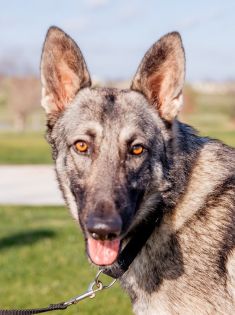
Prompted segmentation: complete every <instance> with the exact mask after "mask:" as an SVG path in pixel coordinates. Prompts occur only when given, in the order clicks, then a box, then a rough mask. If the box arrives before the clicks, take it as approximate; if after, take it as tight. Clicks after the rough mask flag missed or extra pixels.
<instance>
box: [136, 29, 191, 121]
mask: <svg viewBox="0 0 235 315" xmlns="http://www.w3.org/2000/svg"><path fill="white" fill-rule="evenodd" d="M184 77H185V55H184V48H183V46H182V41H181V37H180V34H179V33H177V32H173V33H169V34H167V35H165V36H163V37H162V38H161V39H160V40H159V41H157V42H156V43H155V44H154V45H153V46H152V47H151V48H150V49H149V50H148V51H147V53H146V54H145V56H144V58H143V60H142V62H141V64H140V66H139V68H138V69H137V72H136V74H135V76H134V79H133V81H132V84H131V89H133V90H135V91H138V92H141V93H142V94H144V95H145V97H146V98H147V99H148V101H149V103H150V104H152V105H154V106H155V107H156V109H157V110H158V112H159V115H160V116H161V117H162V118H163V119H165V120H167V121H169V122H171V121H173V120H174V118H175V117H176V116H177V114H178V112H179V110H180V108H181V105H182V103H183V96H182V89H183V85H184Z"/></svg>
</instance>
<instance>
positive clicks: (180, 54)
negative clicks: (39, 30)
mask: <svg viewBox="0 0 235 315" xmlns="http://www.w3.org/2000/svg"><path fill="white" fill-rule="evenodd" d="M184 77H185V55H184V49H183V46H182V41H181V37H180V35H179V34H178V33H177V32H172V33H169V34H167V35H165V36H163V37H162V38H161V39H160V40H159V41H157V42H156V43H155V44H154V45H153V46H152V47H151V48H150V49H149V50H148V52H147V53H146V54H145V56H144V58H143V60H142V62H141V64H140V66H139V68H138V70H137V72H136V74H135V76H134V79H133V81H132V83H131V87H130V89H126V90H119V89H114V88H96V87H91V79H90V75H89V72H88V69H87V66H86V63H85V61H84V58H83V56H82V53H81V51H80V49H79V47H78V46H77V45H76V43H75V42H74V41H73V40H72V39H71V38H70V37H69V36H68V35H67V34H66V33H64V32H63V31H62V30H60V29H59V28H57V27H51V28H50V29H49V31H48V33H47V36H46V39H45V43H44V47H43V52H42V59H41V79H42V106H43V107H44V108H45V110H46V113H47V139H48V141H49V143H50V145H51V147H52V153H53V159H54V161H55V165H56V173H57V177H58V181H59V185H60V188H61V190H62V193H63V196H64V199H65V201H66V203H67V205H68V207H69V209H70V211H71V213H72V216H73V217H74V218H75V219H76V220H77V221H78V222H80V225H81V228H82V231H83V234H84V238H85V243H86V252H87V255H88V257H89V259H90V260H91V262H92V263H94V264H95V265H98V266H103V267H105V268H107V269H108V268H112V266H113V265H115V263H116V262H117V261H118V259H119V255H120V253H121V252H122V251H123V250H124V248H125V246H126V247H127V246H128V244H129V242H131V241H132V250H133V246H134V247H135V246H136V247H139V250H138V253H137V254H136V255H135V257H134V258H133V259H132V261H131V263H130V264H129V266H128V268H127V270H126V271H125V272H124V273H123V274H122V275H121V276H120V282H121V285H122V286H123V288H124V289H125V290H126V291H127V292H128V294H129V296H130V298H131V300H132V304H133V310H134V313H135V314H138V315H140V314H148V315H153V314H159V315H160V314H161V315H163V314H164V315H168V314H174V315H175V314H180V315H182V314H185V315H190V314H198V315H204V314H213V315H214V314H226V315H229V314H231V315H232V314H233V315H234V314H235V302H234V301H235V296H234V295H235V255H234V254H235V249H234V246H235V173H234V170H235V150H234V149H232V148H230V147H228V146H226V145H224V144H223V143H221V142H220V141H217V140H212V139H209V138H205V137H200V136H198V135H197V133H196V132H195V130H194V129H192V128H191V127H190V126H188V125H186V124H184V123H181V122H180V121H179V120H178V119H177V115H178V112H179V110H180V108H181V105H182V103H183V97H182V89H183V84H184ZM153 218H154V219H153ZM148 229H150V230H151V231H150V232H151V233H150V232H149V237H148V238H146V240H145V241H144V242H143V240H142V242H143V244H142V245H141V246H139V244H138V239H140V240H141V237H142V236H141V235H143V234H146V231H147V230H148ZM137 234H138V236H137ZM133 240H134V241H133ZM130 255H131V253H130ZM127 258H128V255H127Z"/></svg>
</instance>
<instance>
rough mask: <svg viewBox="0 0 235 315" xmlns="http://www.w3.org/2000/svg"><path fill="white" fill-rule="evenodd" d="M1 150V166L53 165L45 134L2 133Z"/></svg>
mask: <svg viewBox="0 0 235 315" xmlns="http://www.w3.org/2000/svg"><path fill="white" fill-rule="evenodd" d="M0 148H1V149H0V164H50V163H52V159H51V152H50V147H49V145H48V143H47V142H46V140H45V137H44V134H43V133H29V132H27V133H16V132H8V133H0Z"/></svg>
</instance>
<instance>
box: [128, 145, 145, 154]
mask: <svg viewBox="0 0 235 315" xmlns="http://www.w3.org/2000/svg"><path fill="white" fill-rule="evenodd" d="M143 152H144V147H143V146H142V145H141V144H136V145H133V147H132V148H131V154H133V155H140V154H142V153H143Z"/></svg>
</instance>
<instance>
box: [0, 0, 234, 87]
mask: <svg viewBox="0 0 235 315" xmlns="http://www.w3.org/2000/svg"><path fill="white" fill-rule="evenodd" d="M0 7H1V11H0V69H3V68H4V67H5V68H7V69H11V70H12V71H15V70H17V71H18V72H21V71H23V70H24V71H25V70H26V69H27V71H30V70H32V71H34V72H37V73H38V68H39V60H40V53H41V47H42V43H43V40H44V36H45V33H46V31H47V29H48V27H49V26H50V25H57V26H59V27H61V28H63V29H64V30H65V31H66V32H67V33H69V34H70V35H71V36H72V37H73V38H74V39H75V40H76V41H77V43H78V45H79V46H80V48H81V49H82V51H83V54H84V56H85V59H86V61H87V64H88V67H89V70H90V72H91V74H92V75H95V76H97V77H98V78H103V79H116V78H124V79H128V78H131V77H132V76H133V74H134V72H135V71H136V68H137V66H138V64H139V62H140V60H141V58H142V57H143V54H144V53H145V51H146V50H147V49H148V48H149V47H150V46H151V45H152V44H153V43H154V42H155V41H156V40H157V39H158V38H159V37H160V36H162V35H164V34H165V33H167V32H170V31H174V30H178V31H179V32H180V33H181V35H182V38H183V42H184V46H185V50H186V59H187V79H188V80H191V81H197V80H203V79H214V80H226V79H235V1H234V0H224V1H221V0H213V1H212V0H204V1H203V0H197V1H189V0H188V1H186V0H178V1H176V0H165V1H158V0H156V1H154V0H145V1H144V0H135V1H134V0H67V1H65V0H63V1H62V0H40V1H39V0H34V1H32V0H24V1H22V0H17V1H16V0H15V1H13V0H8V1H3V0H0Z"/></svg>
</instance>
